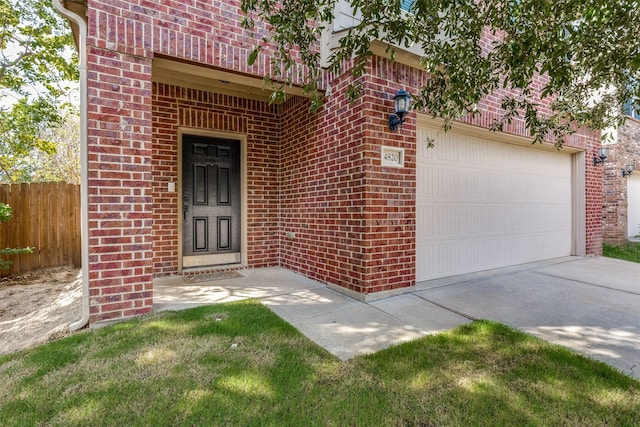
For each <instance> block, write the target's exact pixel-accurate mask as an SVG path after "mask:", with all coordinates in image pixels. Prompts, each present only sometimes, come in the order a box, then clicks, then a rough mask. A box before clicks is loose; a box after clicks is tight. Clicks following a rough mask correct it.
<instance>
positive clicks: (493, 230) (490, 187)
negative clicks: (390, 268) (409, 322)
mask: <svg viewBox="0 0 640 427" xmlns="http://www.w3.org/2000/svg"><path fill="white" fill-rule="evenodd" d="M418 137H419V141H426V138H432V139H434V140H435V144H436V146H435V148H431V149H426V150H425V149H421V148H420V146H421V145H426V144H421V143H419V149H418V156H417V174H416V176H417V188H416V211H417V212H416V259H417V265H416V280H417V281H421V280H428V279H433V278H438V277H445V276H449V275H454V274H463V273H469V272H473V271H480V270H485V269H491V268H498V267H504V266H508V265H515V264H522V263H526V262H531V261H537V260H542V259H549V258H554V257H560V256H566V255H569V254H570V252H571V239H572V234H571V228H572V220H571V214H572V211H571V203H572V188H571V156H570V155H568V154H566V153H559V152H550V151H543V150H537V149H532V148H529V147H521V146H516V145H511V144H505V143H498V142H493V141H489V140H483V139H478V138H474V137H470V136H460V135H456V134H453V133H446V134H439V135H436V133H435V132H432V131H430V130H428V129H419V135H418Z"/></svg>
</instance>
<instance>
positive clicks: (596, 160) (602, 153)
mask: <svg viewBox="0 0 640 427" xmlns="http://www.w3.org/2000/svg"><path fill="white" fill-rule="evenodd" d="M608 155H609V149H608V148H607V147H600V148H598V155H597V156H593V164H594V165H598V164H602V163H604V161H605V160H606V159H607V156H608Z"/></svg>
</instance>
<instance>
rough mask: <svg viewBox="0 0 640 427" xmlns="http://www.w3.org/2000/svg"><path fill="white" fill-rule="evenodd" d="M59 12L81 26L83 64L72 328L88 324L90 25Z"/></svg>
mask: <svg viewBox="0 0 640 427" xmlns="http://www.w3.org/2000/svg"><path fill="white" fill-rule="evenodd" d="M53 6H54V7H55V8H56V9H57V10H58V12H59V13H60V14H61V15H62V16H64V17H65V18H67V19H69V20H70V21H73V22H75V23H76V24H77V25H78V31H79V37H78V53H79V57H80V63H79V64H78V69H79V71H80V239H81V241H82V252H81V255H82V318H80V319H79V320H77V321H75V322H73V323H71V324H70V325H69V329H70V330H71V331H75V330H78V329H80V328H82V327H84V326H85V325H86V324H87V323H89V209H88V207H89V197H88V194H89V192H88V190H89V179H88V176H89V174H88V171H87V48H86V44H87V24H86V23H85V21H84V19H83V18H82V17H81V16H80V15H78V14H76V13H74V12H72V11H70V10H68V9H66V8H65V7H64V6H63V5H62V3H61V1H60V0H53Z"/></svg>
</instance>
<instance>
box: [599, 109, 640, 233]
mask: <svg viewBox="0 0 640 427" xmlns="http://www.w3.org/2000/svg"><path fill="white" fill-rule="evenodd" d="M608 147H609V156H608V157H607V161H606V162H605V163H604V177H603V200H602V203H603V241H604V243H607V244H611V245H620V244H622V243H625V242H627V241H628V240H629V238H630V237H631V238H633V237H634V236H637V235H638V234H640V215H639V212H638V210H637V208H636V206H637V205H638V203H640V193H639V192H640V185H639V184H640V177H639V176H638V175H639V172H637V170H638V168H639V167H640V162H639V161H638V159H640V120H638V119H637V118H631V117H629V118H627V121H626V123H625V124H624V126H622V127H620V128H618V129H617V131H616V136H615V142H614V143H613V144H610V145H608ZM628 165H631V166H633V168H634V170H636V172H635V174H633V173H632V174H631V175H629V176H624V175H623V173H622V171H623V170H624V169H626V167H627V166H628Z"/></svg>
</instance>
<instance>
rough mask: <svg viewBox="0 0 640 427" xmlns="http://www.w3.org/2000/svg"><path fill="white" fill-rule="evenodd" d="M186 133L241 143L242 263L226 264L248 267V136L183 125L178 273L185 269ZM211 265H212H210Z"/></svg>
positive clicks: (180, 158)
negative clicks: (184, 159) (184, 152)
mask: <svg viewBox="0 0 640 427" xmlns="http://www.w3.org/2000/svg"><path fill="white" fill-rule="evenodd" d="M184 135H196V136H204V137H209V138H222V139H231V140H234V141H237V142H238V144H240V203H241V204H242V206H241V207H240V235H241V236H240V245H241V247H240V259H241V262H240V264H224V265H225V266H228V267H238V266H243V267H246V266H247V264H248V256H247V243H248V237H247V212H248V210H247V136H246V135H244V134H239V133H231V132H219V131H214V130H208V129H201V128H190V127H185V126H181V127H179V128H178V176H177V188H176V192H177V194H178V210H177V213H176V217H177V219H178V273H179V274H181V273H182V271H183V266H182V256H183V254H182V252H183V251H182V233H183V219H182V167H183V166H182V139H183V136H184ZM204 267H205V266H202V267H188V268H189V269H190V270H192V269H198V268H204ZM209 267H210V266H209Z"/></svg>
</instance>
